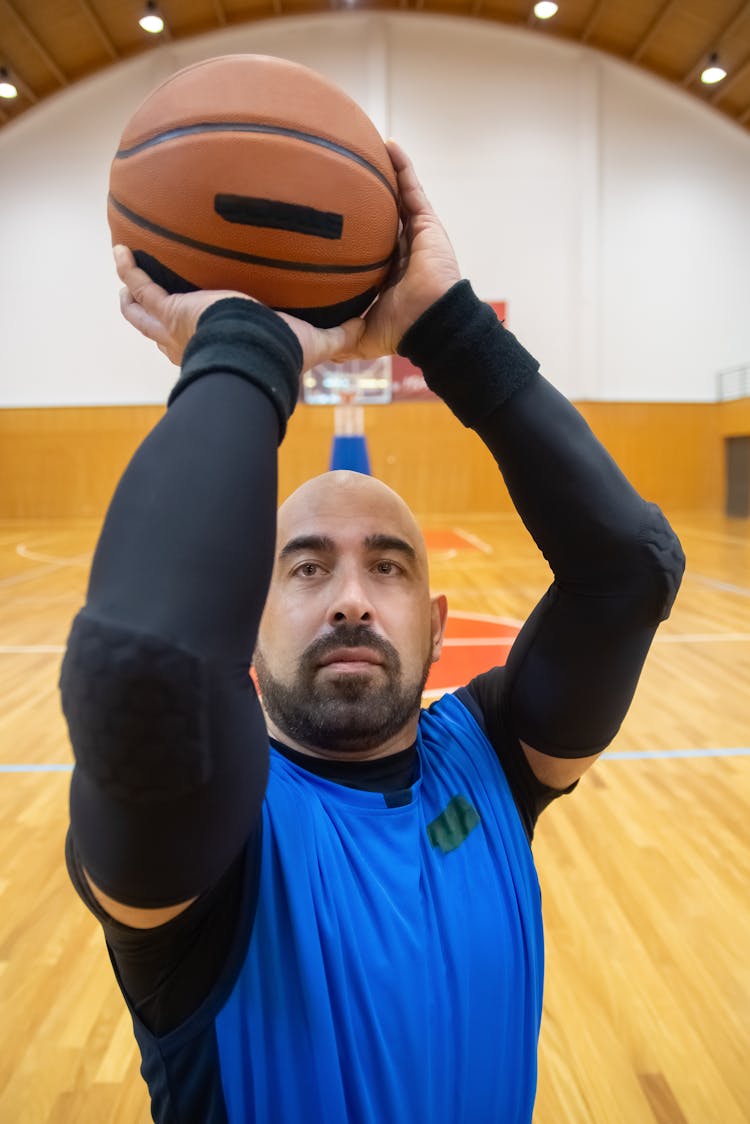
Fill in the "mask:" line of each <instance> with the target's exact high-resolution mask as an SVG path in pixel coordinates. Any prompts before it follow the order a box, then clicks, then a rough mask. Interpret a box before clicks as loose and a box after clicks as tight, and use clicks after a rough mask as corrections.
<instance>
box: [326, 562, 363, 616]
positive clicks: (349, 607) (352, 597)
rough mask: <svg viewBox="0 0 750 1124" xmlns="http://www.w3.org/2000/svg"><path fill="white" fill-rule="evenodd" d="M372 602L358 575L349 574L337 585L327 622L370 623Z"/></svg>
mask: <svg viewBox="0 0 750 1124" xmlns="http://www.w3.org/2000/svg"><path fill="white" fill-rule="evenodd" d="M373 618H374V610H373V606H372V602H371V600H370V598H369V597H368V595H367V592H366V590H365V589H364V588H363V585H362V582H361V581H360V580H359V578H358V576H356V575H354V574H351V575H349V576H348V577H346V578H345V579H343V580H342V581H341V582H340V583H339V584H338V586H337V588H336V592H335V595H334V598H333V600H332V601H331V606H330V609H329V615H328V619H329V624H332V625H342V624H372V622H373Z"/></svg>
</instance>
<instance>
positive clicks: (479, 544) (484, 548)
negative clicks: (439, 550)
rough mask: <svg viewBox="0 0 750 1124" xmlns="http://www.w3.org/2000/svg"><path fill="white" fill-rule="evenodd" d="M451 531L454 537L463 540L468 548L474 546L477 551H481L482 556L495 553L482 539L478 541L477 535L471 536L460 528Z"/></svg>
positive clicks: (469, 532) (452, 528)
mask: <svg viewBox="0 0 750 1124" xmlns="http://www.w3.org/2000/svg"><path fill="white" fill-rule="evenodd" d="M451 530H452V531H453V534H454V535H458V537H459V538H461V539H465V540H466V542H467V543H469V545H470V546H474V547H476V549H477V550H481V552H482V554H494V553H495V552H494V550H493V549H492V547H491V546H490V544H489V543H486V542H485V541H484V539H480V538H479V536H478V535H472V533H471V531H464V529H463V528H462V527H451Z"/></svg>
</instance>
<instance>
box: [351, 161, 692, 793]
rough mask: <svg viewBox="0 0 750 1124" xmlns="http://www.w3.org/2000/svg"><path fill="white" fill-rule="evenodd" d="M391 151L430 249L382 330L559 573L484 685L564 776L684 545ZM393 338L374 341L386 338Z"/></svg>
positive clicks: (526, 745)
mask: <svg viewBox="0 0 750 1124" xmlns="http://www.w3.org/2000/svg"><path fill="white" fill-rule="evenodd" d="M392 156H393V158H394V163H395V165H396V167H397V169H398V171H399V186H400V189H401V193H402V198H403V199H404V203H405V206H406V208H407V211H408V229H409V230H410V231H411V232H412V233H413V234H415V235H416V236H417V238H418V239H420V240H421V246H422V249H423V252H422V255H421V257H420V256H419V255H415V253H414V245H416V242H415V244H414V245H413V246H412V255H411V258H410V260H409V262H408V268H407V270H406V272H405V274H404V277H403V279H402V280H401V282H400V283H399V284H397V285H396V286H395V288H394V291H393V292H392V293H391V294H389V298H388V300H387V301H385V302H384V303H383V308H382V309H381V311H380V314H379V319H376V320H374V321H373V323H372V325H371V328H370V331H371V332H372V333H373V336H374V335H375V329H376V328H380V329H381V331H383V333H384V339H385V340H387V341H388V343H389V344H390V345H391V346H393V345H394V341H395V343H397V344H398V350H399V351H400V352H401V354H404V355H407V356H408V357H409V359H411V360H412V361H413V362H414V363H416V364H417V365H418V366H420V367H421V368H422V370H423V372H424V375H425V378H426V380H427V382H428V384H429V385H430V387H431V388H432V389H433V390H434V391H435V392H436V393H437V394H439V395H440V397H441V398H442V399H443V400H444V401H445V402H446V404H447V405H448V406H449V407H450V409H451V410H452V411H453V413H454V414H455V415H456V416H457V417H458V418H459V420H460V421H462V422H463V423H464V425H466V426H468V427H470V428H472V429H474V430H475V431H476V433H477V434H478V435H479V436H480V437H481V438H482V440H483V441H484V442H485V444H486V445H487V447H488V448H489V450H490V451H491V453H492V455H493V456H494V457H495V460H496V462H497V464H498V466H499V468H500V470H501V472H502V474H503V477H504V479H505V483H506V485H507V487H508V490H509V492H510V495H511V498H512V499H513V502H514V504H515V506H516V509H517V510H518V512H519V514H520V516H521V518H522V519H523V521H524V523H525V525H526V527H527V528H528V530H529V531H530V533H531V535H532V536H533V538H534V540H535V542H536V543H537V545H538V546H539V548H540V550H541V551H542V553H543V554H544V556H545V558H546V559H547V561H548V562H549V564H550V567H551V568H552V571H553V573H554V578H555V580H554V583H553V584H552V586H551V587H550V589H549V590H548V592H547V593H546V594H545V596H544V597H543V598H542V600H541V601H540V603H539V605H537V607H536V608H535V610H534V611H533V613H532V614H531V616H530V617H529V619H528V621H527V622H526V624H525V625H524V628H523V629H522V631H521V634H520V635H519V637H518V638H517V640H516V642H515V644H514V646H513V649H512V651H511V654H510V658H509V660H508V666H507V670H506V672H505V673H504V674H503V675H494V676H493V675H492V673H491V674H490V676H489V677H486V678H485V677H479V679H478V680H477V681H475V682H474V683H473V684H472V685H471V686H472V689H473V691H474V693H475V698H476V700H477V702H478V703H479V704H480V706H481V708H482V710H483V712H484V716H485V719H486V725H487V728H488V731H489V732H492V731H493V730H495V731H500V730H501V729H507V728H508V726H510V728H511V731H512V732H513V733H514V734H515V735H516V737H517V738H518V740H519V741H520V742H521V745H522V746H523V750H524V752H525V754H526V756H527V758H528V761H529V764H530V765H531V768H532V770H533V772H534V774H535V775H536V777H537V778H538V780H541V781H542V782H544V783H545V784H547V785H550V786H551V787H554V788H566V787H567V786H568V785H569V784H571V783H572V782H573V781H575V780H576V779H577V778H578V777H579V776H580V775H581V773H583V772H584V770H585V769H586V768H588V766H589V765H590V764H591V763H592V761H593V760H594V759H595V756H596V754H598V753H599V752H601V750H602V749H604V748H605V746H606V745H607V744H608V743H609V742H610V741H611V740H612V738H613V737H614V735H615V734H616V732H617V730H618V728H619V726H620V723H621V722H622V719H623V717H624V715H625V713H626V711H627V709H628V707H629V705H630V702H631V700H632V697H633V693H634V691H635V688H636V685H637V682H638V678H639V676H640V673H641V670H642V667H643V662H644V660H645V657H646V654H647V652H648V649H649V646H650V644H651V641H652V640H653V636H654V633H655V631H656V628H657V626H658V624H659V622H660V621H662V620H664V619H665V618H666V617H667V616H668V615H669V611H670V608H671V605H672V602H673V601H674V598H675V595H676V593H677V589H678V587H679V584H680V580H681V577H682V573H683V569H684V565H685V559H684V555H683V553H682V549H681V547H680V544H679V542H678V540H677V537H676V536H675V534H674V532H673V531H672V529H671V527H670V526H669V524H668V523H667V521H666V519H665V518H664V516H663V514H662V513H661V511H660V510H659V509H658V508H657V507H656V506H655V505H654V504H651V503H647V502H646V501H645V500H643V499H642V498H641V497H640V496H639V495H638V494H637V492H636V491H635V489H634V488H633V487H632V486H631V485H630V484H629V483H628V481H627V480H626V479H625V477H624V475H623V474H622V472H621V471H620V469H619V468H618V467H617V465H616V464H615V462H614V461H613V460H612V458H611V457H610V455H609V454H608V453H607V452H606V450H605V449H604V448H603V447H602V445H601V444H600V443H599V442H598V441H597V439H596V438H595V437H594V435H593V433H592V432H591V430H590V429H589V427H588V425H587V424H586V422H585V421H584V419H583V418H582V417H581V415H580V414H579V413H578V411H577V410H576V409H575V408H574V407H573V406H572V405H571V403H570V402H568V401H567V399H565V398H564V397H563V396H562V395H561V394H559V393H558V392H557V391H556V390H555V389H554V387H552V386H551V385H550V384H549V383H548V382H547V381H546V380H545V379H544V378H542V376H541V375H540V374H539V364H538V363H537V362H536V360H535V359H534V358H533V357H532V356H531V355H529V353H528V352H527V351H525V350H524V348H523V347H522V346H521V345H520V344H519V343H518V341H517V340H516V338H515V337H514V336H513V335H512V334H511V333H510V332H508V331H506V330H505V328H504V327H503V326H502V324H500V322H499V321H498V319H497V316H496V315H495V313H494V311H493V310H492V308H491V307H490V306H489V305H487V304H484V303H482V302H481V301H479V300H478V299H477V297H476V296H475V295H474V293H473V292H472V290H471V286H470V285H469V283H468V282H467V281H457V280H456V278H457V266H455V259H454V258H453V257H452V250H451V248H450V243H449V241H448V239H447V236H446V235H445V232H444V231H443V230H442V227H441V226H440V223H439V221H438V220H437V217H436V216H435V214H434V212H433V211H432V208H431V207H430V204H429V202H428V201H427V199H426V197H425V195H424V192H423V191H422V189H421V187H420V185H419V182H418V181H417V178H416V176H415V174H414V170H413V168H412V167H411V165H410V164H409V161H408V159H407V158H406V156H405V154H404V153H403V152H402V151H401V150H400V149H399V148H398V147H397V146H394V147H393V148H392ZM451 262H453V263H454V272H451ZM431 263H432V269H431V275H432V279H433V290H434V287H436V286H437V287H438V288H439V289H440V295H439V297H438V299H437V300H435V301H434V302H433V303H432V304H431V305H430V307H429V308H428V309H427V310H426V311H424V312H422V314H421V315H420V316H419V318H418V319H417V320H416V322H415V321H414V319H413V318H411V319H410V316H408V315H407V316H404V315H403V309H404V308H405V307H410V306H409V298H410V297H411V296H412V295H413V293H414V292H415V291H416V292H422V291H424V290H425V288H426V285H425V283H424V282H423V281H422V280H421V272H420V270H421V269H422V267H423V266H426V267H427V268H428V269H429V266H430V264H431ZM376 309H377V306H376ZM368 319H369V318H368ZM409 325H411V326H409ZM401 329H403V333H402V334H400V333H401ZM379 344H380V345H382V341H380V340H378V339H376V338H373V340H372V343H371V347H372V349H373V350H377V347H378V346H379Z"/></svg>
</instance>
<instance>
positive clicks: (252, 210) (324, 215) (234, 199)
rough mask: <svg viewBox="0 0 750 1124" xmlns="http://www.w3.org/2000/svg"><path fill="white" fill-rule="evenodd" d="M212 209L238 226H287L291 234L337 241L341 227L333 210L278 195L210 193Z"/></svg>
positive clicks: (342, 226) (340, 221)
mask: <svg viewBox="0 0 750 1124" xmlns="http://www.w3.org/2000/svg"><path fill="white" fill-rule="evenodd" d="M214 210H215V211H216V214H217V215H218V216H219V218H222V219H224V221H225V222H233V223H237V224H238V225H239V226H259V227H262V228H263V229H264V230H287V231H289V232H290V233H292V234H309V235H311V236H312V237H314V238H329V239H331V241H333V242H336V241H339V240H340V238H341V235H342V233H343V230H344V216H343V215H338V214H336V212H335V211H318V210H316V208H315V207H303V206H301V205H300V204H299V203H282V202H281V201H280V200H278V199H257V198H255V197H253V196H250V195H224V194H219V195H215V196H214Z"/></svg>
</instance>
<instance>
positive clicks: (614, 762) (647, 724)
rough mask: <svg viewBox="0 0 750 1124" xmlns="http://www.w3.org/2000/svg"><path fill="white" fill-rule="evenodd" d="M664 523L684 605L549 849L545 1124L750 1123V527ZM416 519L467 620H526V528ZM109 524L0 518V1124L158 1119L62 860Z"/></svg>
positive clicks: (546, 834)
mask: <svg viewBox="0 0 750 1124" xmlns="http://www.w3.org/2000/svg"><path fill="white" fill-rule="evenodd" d="M670 517H671V519H672V522H673V524H674V526H675V528H676V529H677V531H678V533H679V534H680V536H681V538H682V541H683V545H684V547H685V550H686V553H687V556H688V572H687V574H686V577H685V581H684V583H683V587H682V591H681V594H680V596H679V598H678V602H677V605H676V608H675V611H674V613H673V616H672V618H671V620H670V621H669V622H668V623H667V624H666V625H665V626H663V627H662V629H661V631H660V634H659V637H658V638H657V641H656V643H655V645H654V648H653V650H652V654H651V656H650V660H649V663H648V665H647V667H646V670H645V672H644V674H643V677H642V680H641V684H640V686H639V690H638V693H637V696H636V699H635V702H634V704H633V707H632V709H631V712H630V714H629V715H628V718H627V719H626V722H625V724H624V726H623V729H622V731H621V732H620V734H619V736H618V737H617V739H616V741H615V743H614V744H613V746H612V747H611V751H610V752H611V756H609V757H607V758H605V759H603V760H602V761H601V762H600V763H599V764H598V765H597V766H596V768H595V769H594V770H593V771H592V772H591V773H590V774H589V775H588V776H587V777H585V778H584V780H583V781H582V782H581V784H580V786H579V789H578V791H577V793H576V794H575V795H574V796H572V797H570V798H568V799H565V800H563V801H560V802H559V803H558V804H557V805H556V806H553V807H552V808H551V809H549V810H548V811H547V813H545V815H544V816H543V817H542V819H541V821H540V825H539V828H538V831H537V836H536V839H535V844H534V851H535V855H536V860H537V865H538V868H539V874H540V880H541V883H542V890H543V901H544V913H545V919H546V934H547V987H546V1002H545V1014H544V1020H543V1024H542V1035H541V1046H540V1077H539V1095H538V1100H537V1109H536V1113H535V1118H534V1119H535V1124H746V1122H747V1121H748V1120H750V1066H749V1065H748V1058H750V913H749V910H748V887H749V885H750V882H749V881H748V874H749V873H750V855H749V850H748V839H749V838H750V812H749V809H748V804H749V803H750V748H749V747H750V705H749V703H750V524H749V523H748V521H733V522H730V521H728V520H723V519H721V518H719V517H710V516H707V515H702V514H693V513H690V514H685V515H683V516H680V515H675V514H674V512H670ZM423 524H425V525H428V526H429V527H430V528H431V536H430V538H431V543H432V552H431V553H432V565H433V586H434V587H435V588H436V589H442V590H444V591H445V592H447V593H448V596H449V600H450V603H451V605H452V607H453V608H454V609H455V610H458V611H459V612H461V613H462V614H464V619H465V620H466V619H469V618H470V615H471V614H472V613H476V614H485V615H486V614H492V615H496V616H498V617H501V618H503V619H506V620H507V619H510V620H514V619H515V620H520V619H523V618H524V617H525V616H526V615H527V614H528V612H529V610H530V609H531V608H532V606H533V605H534V603H535V601H536V600H537V598H538V597H539V596H540V595H541V593H542V592H543V590H544V589H545V587H546V585H547V583H548V571H547V568H546V565H545V563H544V562H543V560H542V559H541V558H540V557H539V555H538V554H537V552H536V549H535V547H534V545H533V543H532V542H531V541H530V540H529V538H528V536H527V535H526V532H525V531H524V530H523V528H522V527H521V525H520V523H519V522H518V520H517V519H516V518H515V517H511V516H507V517H504V516H500V517H494V518H493V517H490V516H488V517H486V518H478V517H471V518H466V517H460V516H457V517H456V518H455V519H448V518H441V519H423ZM97 529H98V528H97V524H96V523H95V522H94V521H90V522H76V523H71V522H65V523H63V522H57V523H44V524H43V523H39V522H34V523H32V522H21V521H16V522H5V523H0V696H1V697H2V700H3V701H2V709H1V710H0V997H1V1000H2V1011H3V1019H2V1023H1V1024H0V1124H105V1122H106V1124H142V1122H143V1124H145V1122H147V1121H148V1120H149V1119H150V1115H149V1111H148V1107H147V1098H146V1092H145V1086H144V1085H143V1084H142V1082H141V1079H140V1075H139V1073H138V1055H137V1051H136V1046H135V1040H134V1038H133V1036H132V1031H131V1027H130V1022H129V1018H128V1015H127V1012H126V1009H125V1006H124V1004H123V1003H122V1001H121V999H120V997H119V994H118V992H117V988H116V985H115V981H114V977H113V975H112V972H111V969H110V966H109V962H108V959H107V955H106V952H105V948H104V943H103V940H102V938H101V935H100V930H99V928H98V926H97V923H96V922H95V921H94V919H93V918H92V917H91V916H90V915H89V914H88V913H87V912H86V910H85V909H84V907H83V905H82V904H81V903H80V902H79V901H78V898H77V897H76V896H75V894H74V892H73V890H72V888H71V887H70V886H69V883H68V880H67V876H66V873H65V870H64V864H63V839H64V834H65V829H66V801H67V788H68V783H69V771H68V770H69V764H70V761H71V755H70V751H69V748H68V746H67V743H66V734H65V729H64V725H63V721H62V718H61V715H60V711H59V704H58V697H57V689H56V681H57V674H58V668H59V663H60V658H61V650H62V645H63V644H64V642H65V638H66V635H67V631H68V627H69V624H70V621H71V618H72V617H73V615H74V613H75V612H76V610H77V608H78V607H79V606H80V604H81V603H82V599H83V594H84V589H85V582H86V576H87V570H88V564H89V561H90V556H91V550H92V548H93V545H94V542H95V538H96V533H97ZM472 540H473V541H472ZM462 542H463V544H464V545H463V546H462ZM469 631H470V630H469ZM490 631H491V630H490ZM462 635H464V634H462ZM457 645H458V647H459V648H460V647H463V648H471V647H472V645H471V644H468V643H467V641H466V639H465V635H464V639H461V638H460V636H459V638H458V640H457ZM475 647H476V649H477V650H481V648H482V645H481V644H480V645H476V646H475ZM491 650H492V643H490V642H488V643H486V644H485V652H489V651H491ZM475 654H476V653H475ZM467 658H468V656H467ZM691 751H692V752H691ZM16 767H17V768H16ZM279 1124H283V1122H281V1121H279ZM478 1124H483V1122H478ZM508 1124H511V1122H508Z"/></svg>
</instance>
